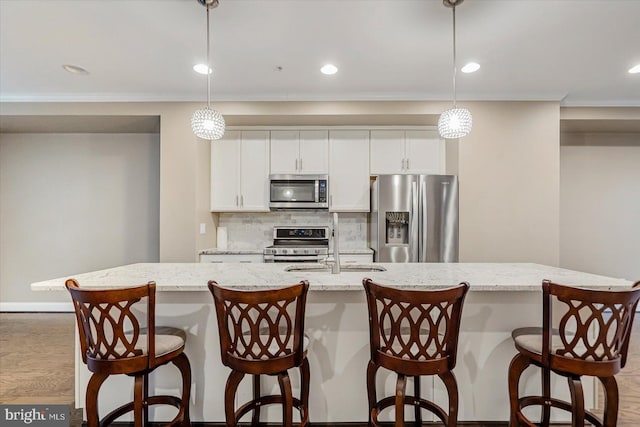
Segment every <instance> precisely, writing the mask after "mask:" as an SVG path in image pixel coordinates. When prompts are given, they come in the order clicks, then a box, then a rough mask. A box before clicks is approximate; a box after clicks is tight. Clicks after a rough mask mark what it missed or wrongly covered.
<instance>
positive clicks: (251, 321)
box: [209, 280, 309, 427]
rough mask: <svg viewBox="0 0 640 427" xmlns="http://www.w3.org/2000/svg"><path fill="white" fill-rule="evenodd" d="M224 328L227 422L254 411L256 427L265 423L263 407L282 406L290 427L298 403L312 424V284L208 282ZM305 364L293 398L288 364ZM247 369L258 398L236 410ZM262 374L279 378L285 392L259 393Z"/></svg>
mask: <svg viewBox="0 0 640 427" xmlns="http://www.w3.org/2000/svg"><path fill="white" fill-rule="evenodd" d="M209 290H210V291H211V293H212V294H213V299H214V303H215V307H216V315H217V318H218V328H219V332H220V352H221V355H222V363H223V364H224V365H225V366H228V367H229V368H231V374H229V378H228V379H227V385H226V387H225V391H224V410H225V417H226V423H227V427H235V426H236V425H237V424H238V421H239V419H240V418H241V417H242V416H243V415H245V414H247V413H248V412H250V411H253V416H252V419H251V424H252V426H257V425H258V423H259V422H260V408H261V407H262V406H264V405H269V404H281V405H282V418H283V420H282V421H283V425H284V426H285V427H291V426H292V424H293V408H296V409H298V411H300V425H301V427H302V426H306V425H307V424H308V423H309V361H308V360H307V346H308V339H307V338H306V337H305V336H304V313H305V306H306V300H307V291H308V290H309V283H308V282H306V281H302V282H300V283H298V284H297V285H293V286H289V287H286V288H281V289H269V290H261V291H237V290H232V289H225V288H222V287H220V286H219V285H218V284H217V283H216V282H214V281H213V280H211V281H209ZM295 367H298V368H300V377H301V381H300V383H301V385H300V387H301V390H300V399H297V398H295V397H293V395H292V391H291V382H290V380H289V374H288V373H287V371H288V370H289V369H292V368H295ZM245 374H249V375H252V376H253V399H252V400H250V401H249V402H247V403H245V404H244V405H242V406H240V408H239V409H238V410H237V411H236V410H235V405H234V401H235V396H236V392H237V390H238V385H239V384H240V381H242V378H243V377H244V376H245ZM260 375H274V376H277V377H278V384H279V385H280V392H281V394H280V395H270V396H261V395H260Z"/></svg>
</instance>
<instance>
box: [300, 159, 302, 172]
mask: <svg viewBox="0 0 640 427" xmlns="http://www.w3.org/2000/svg"><path fill="white" fill-rule="evenodd" d="M300 172H302V159H300Z"/></svg>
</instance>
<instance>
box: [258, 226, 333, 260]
mask: <svg viewBox="0 0 640 427" xmlns="http://www.w3.org/2000/svg"><path fill="white" fill-rule="evenodd" d="M263 254H264V262H324V261H326V259H327V257H328V256H329V227H273V245H272V246H268V247H266V248H265V249H264V251H263Z"/></svg>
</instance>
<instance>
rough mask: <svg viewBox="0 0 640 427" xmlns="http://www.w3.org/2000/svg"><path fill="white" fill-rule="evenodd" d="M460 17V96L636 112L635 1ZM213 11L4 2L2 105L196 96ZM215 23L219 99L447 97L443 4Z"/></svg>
mask: <svg viewBox="0 0 640 427" xmlns="http://www.w3.org/2000/svg"><path fill="white" fill-rule="evenodd" d="M456 14H457V17H456V18H457V27H458V33H457V37H458V39H457V44H458V64H459V65H462V64H464V63H465V62H467V61H471V60H473V61H476V62H479V63H480V64H481V66H482V68H481V69H480V71H478V72H476V73H474V74H461V73H459V74H458V76H459V77H458V98H459V99H462V100H561V102H562V105H571V106H584V105H592V106H601V105H615V106H629V105H633V106H640V74H635V75H631V74H629V73H627V70H628V69H629V68H630V67H631V66H633V65H635V64H639V63H640V0H467V1H466V2H465V3H464V4H462V5H461V6H460V7H458V9H457V13H456ZM205 16H206V14H205V8H204V7H202V6H200V5H199V4H198V3H197V1H196V0H0V100H4V101H33V100H42V101H45V100H46V101H58V100H63V101H64V100H78V101H93V100H98V101H145V100H148V101H194V100H200V101H202V100H204V99H205V97H206V78H205V77H204V76H201V75H198V74H196V73H195V72H194V71H193V70H192V68H191V67H192V66H193V64H195V63H197V62H205V57H206V52H205V50H206V49H205V31H206V26H205V25H206V24H205V22H206V21H205ZM211 18H212V40H213V44H212V51H213V68H214V75H213V78H212V97H213V98H212V99H213V102H214V103H215V101H220V100H381V99H384V100H447V99H450V98H451V97H452V83H451V75H452V68H451V67H452V66H451V60H452V58H451V57H452V49H451V44H452V40H451V37H452V22H451V21H452V19H451V9H448V8H445V7H444V6H443V5H442V1H441V0H220V6H219V7H218V8H217V9H214V10H212V12H211ZM326 62H332V63H334V64H336V65H337V66H338V67H339V69H340V71H339V72H338V74H336V75H334V76H324V75H322V74H320V72H319V68H320V67H321V65H323V64H324V63H326ZM62 64H74V65H78V66H81V67H84V68H86V69H87V70H89V72H90V74H89V75H72V74H69V73H67V72H65V71H64V70H63V69H62ZM277 67H282V71H277Z"/></svg>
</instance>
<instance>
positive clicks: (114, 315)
mask: <svg viewBox="0 0 640 427" xmlns="http://www.w3.org/2000/svg"><path fill="white" fill-rule="evenodd" d="M65 286H66V287H67V289H68V290H69V293H70V294H71V299H72V301H73V306H74V310H75V314H76V321H77V325H78V333H79V336H80V349H81V352H82V361H83V362H84V363H85V364H86V365H87V368H88V369H89V371H91V372H92V375H91V378H90V379H89V383H88V385H87V392H86V406H85V410H86V413H87V424H88V425H89V427H97V426H99V425H100V426H105V425H109V424H111V423H112V422H113V421H115V420H116V419H117V418H119V417H120V416H122V415H124V414H126V413H128V412H131V411H133V417H134V425H135V426H136V427H138V426H142V425H147V424H148V422H149V412H148V408H149V406H150V405H158V404H166V405H172V406H175V407H176V408H178V414H177V415H176V417H175V418H174V419H173V420H172V421H171V422H170V423H169V425H183V426H188V425H190V420H189V397H190V390H191V368H190V365H189V359H188V358H187V356H186V355H185V354H184V346H185V342H186V334H185V333H184V331H182V330H180V329H177V328H168V327H160V328H156V326H155V283H154V282H149V283H147V284H146V285H143V286H138V287H134V288H125V289H110V290H91V289H86V288H80V286H79V285H78V282H77V281H76V280H74V279H69V280H67V281H66V283H65ZM139 313H145V314H139ZM144 323H146V327H144V326H143V325H144ZM169 362H172V363H173V364H174V365H175V366H176V367H177V368H178V369H179V370H180V373H181V376H182V395H181V397H176V396H151V397H150V396H149V374H150V373H151V372H152V371H153V370H154V369H155V368H156V367H158V366H160V365H164V364H166V363H169ZM115 374H125V375H129V376H132V377H134V378H135V380H134V400H133V401H132V402H129V403H126V404H124V405H122V406H120V407H118V408H117V409H115V410H113V411H111V412H110V413H109V414H107V415H106V416H104V417H103V418H102V420H100V417H99V413H98V393H99V391H100V387H101V386H102V384H103V383H104V381H105V380H106V379H107V378H108V377H109V376H110V375H115Z"/></svg>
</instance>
